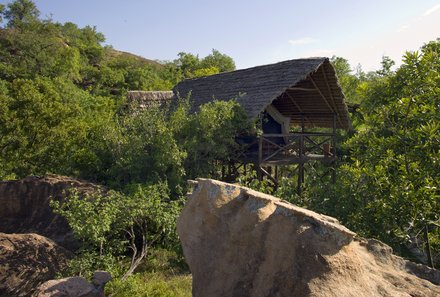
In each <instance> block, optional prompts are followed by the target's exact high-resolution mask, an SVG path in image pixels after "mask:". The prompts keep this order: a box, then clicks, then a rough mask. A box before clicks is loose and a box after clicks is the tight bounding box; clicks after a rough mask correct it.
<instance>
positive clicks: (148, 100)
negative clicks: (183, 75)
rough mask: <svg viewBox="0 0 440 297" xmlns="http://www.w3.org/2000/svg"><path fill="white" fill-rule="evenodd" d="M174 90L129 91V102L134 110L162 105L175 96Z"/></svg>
mask: <svg viewBox="0 0 440 297" xmlns="http://www.w3.org/2000/svg"><path fill="white" fill-rule="evenodd" d="M173 95H174V94H173V92H172V91H128V93H127V103H128V106H129V107H130V108H132V109H134V110H137V111H139V110H144V109H147V108H150V107H162V106H164V105H165V104H166V103H168V102H170V101H171V100H172V98H173Z"/></svg>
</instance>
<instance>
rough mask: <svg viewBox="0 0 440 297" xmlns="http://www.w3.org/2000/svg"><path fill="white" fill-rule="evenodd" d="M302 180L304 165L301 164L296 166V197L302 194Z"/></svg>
mask: <svg viewBox="0 0 440 297" xmlns="http://www.w3.org/2000/svg"><path fill="white" fill-rule="evenodd" d="M303 178H304V164H303V163H299V164H298V186H297V190H296V191H297V193H298V195H300V196H301V193H302V189H301V186H302V183H303V181H304V180H303Z"/></svg>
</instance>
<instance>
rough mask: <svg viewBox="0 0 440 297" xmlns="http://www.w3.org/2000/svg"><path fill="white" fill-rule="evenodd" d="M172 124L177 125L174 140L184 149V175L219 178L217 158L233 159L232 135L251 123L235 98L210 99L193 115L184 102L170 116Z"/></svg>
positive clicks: (237, 147) (220, 159)
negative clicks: (225, 99)
mask: <svg viewBox="0 0 440 297" xmlns="http://www.w3.org/2000/svg"><path fill="white" fill-rule="evenodd" d="M171 123H173V124H175V125H176V127H174V131H175V137H176V140H177V141H178V142H179V143H180V144H181V146H182V148H183V150H184V151H186V158H185V163H184V168H185V170H186V173H187V174H186V177H187V178H195V177H200V176H204V177H213V178H219V172H218V169H219V168H218V167H217V166H216V161H222V162H225V163H227V162H228V161H230V160H233V159H234V158H235V153H236V152H237V153H238V149H239V146H238V144H237V143H236V142H235V136H236V135H238V134H240V133H241V132H243V131H246V130H249V129H251V126H252V125H251V123H250V122H249V121H248V119H247V116H246V114H245V112H244V110H243V109H242V108H241V107H240V105H239V104H238V103H237V102H236V101H234V100H231V101H212V102H209V103H207V104H204V105H202V106H201V107H200V110H199V111H198V112H197V113H194V114H189V105H186V106H185V103H183V105H182V106H181V107H180V109H177V111H176V112H175V113H174V114H173V115H172V116H171Z"/></svg>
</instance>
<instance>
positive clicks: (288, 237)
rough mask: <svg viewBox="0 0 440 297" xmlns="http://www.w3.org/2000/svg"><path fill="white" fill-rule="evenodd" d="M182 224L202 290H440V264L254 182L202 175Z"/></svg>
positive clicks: (359, 296)
mask: <svg viewBox="0 0 440 297" xmlns="http://www.w3.org/2000/svg"><path fill="white" fill-rule="evenodd" d="M177 228H178V233H179V236H180V239H181V241H182V245H183V251H184V255H185V258H186V261H187V262H188V265H189V267H190V269H191V272H192V275H193V296H195V297H198V296H200V297H204V296H216V297H218V296H314V297H332V296H335V297H343V296H347V297H348V296H356V297H363V296H365V297H372V296H413V297H415V296H420V297H422V296H423V297H425V296H440V286H439V285H438V284H439V283H440V272H439V271H437V270H434V269H430V268H428V267H425V266H422V265H416V264H414V263H411V262H408V261H405V260H403V259H402V258H400V257H397V256H394V255H393V254H392V251H391V248H389V247H388V246H387V245H385V244H383V243H381V242H379V241H375V240H363V239H356V238H355V234H354V233H353V232H351V231H350V230H348V229H347V228H345V227H344V226H342V225H340V224H339V223H338V222H337V220H335V219H334V218H331V217H327V216H323V215H320V214H317V213H314V212H312V211H309V210H306V209H302V208H299V207H295V206H293V205H291V204H289V203H287V202H284V201H282V200H280V199H277V198H274V197H272V196H269V195H265V194H262V193H259V192H256V191H252V190H249V189H247V188H243V187H239V186H235V185H231V184H226V183H222V182H218V181H214V180H207V179H199V180H198V185H197V186H196V187H195V189H194V191H193V194H192V195H191V196H190V198H189V200H188V202H187V204H186V206H185V207H184V209H183V211H182V213H181V215H180V218H179V220H178V225H177ZM436 284H437V285H436Z"/></svg>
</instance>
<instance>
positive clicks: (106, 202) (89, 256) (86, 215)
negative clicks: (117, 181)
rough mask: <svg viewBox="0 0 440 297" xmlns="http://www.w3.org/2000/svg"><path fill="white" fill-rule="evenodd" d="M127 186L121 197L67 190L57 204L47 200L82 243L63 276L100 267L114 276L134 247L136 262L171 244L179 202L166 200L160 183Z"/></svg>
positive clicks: (164, 188)
mask: <svg viewBox="0 0 440 297" xmlns="http://www.w3.org/2000/svg"><path fill="white" fill-rule="evenodd" d="M132 188H133V190H132V193H130V194H127V195H123V194H120V193H117V192H108V193H105V194H103V193H94V194H89V195H86V196H85V197H80V195H78V193H77V192H75V191H73V192H71V193H70V195H69V196H68V198H67V199H66V200H65V201H63V202H62V203H60V202H58V201H55V200H54V201H52V202H51V207H52V208H53V209H54V212H55V213H57V214H59V215H62V216H63V217H64V218H66V220H67V222H68V223H69V226H70V227H71V228H72V230H73V232H74V234H75V236H76V237H77V238H78V240H80V241H81V242H82V244H81V248H80V250H79V251H78V257H77V258H76V259H74V260H73V261H72V262H71V264H70V269H69V271H68V272H69V273H74V274H83V275H89V274H91V273H92V272H93V271H95V270H99V269H105V270H108V271H111V272H113V275H114V276H118V275H120V273H121V270H122V269H121V268H122V267H125V266H124V259H125V258H126V253H127V252H128V250H129V249H131V250H132V253H133V255H132V258H138V257H140V254H139V253H138V252H137V245H138V244H141V245H142V252H143V254H142V257H141V258H140V260H142V258H143V257H145V256H147V254H148V249H149V248H151V247H153V246H157V245H161V246H164V247H173V246H175V245H176V238H177V235H176V231H175V222H176V218H177V215H178V213H179V210H180V201H178V200H173V201H171V200H170V199H169V193H168V191H169V190H168V187H167V185H166V184H163V183H158V184H156V185H150V186H140V185H139V186H136V187H135V186H132ZM140 260H139V261H140ZM130 268H132V267H130ZM134 268H136V267H133V270H134Z"/></svg>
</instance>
